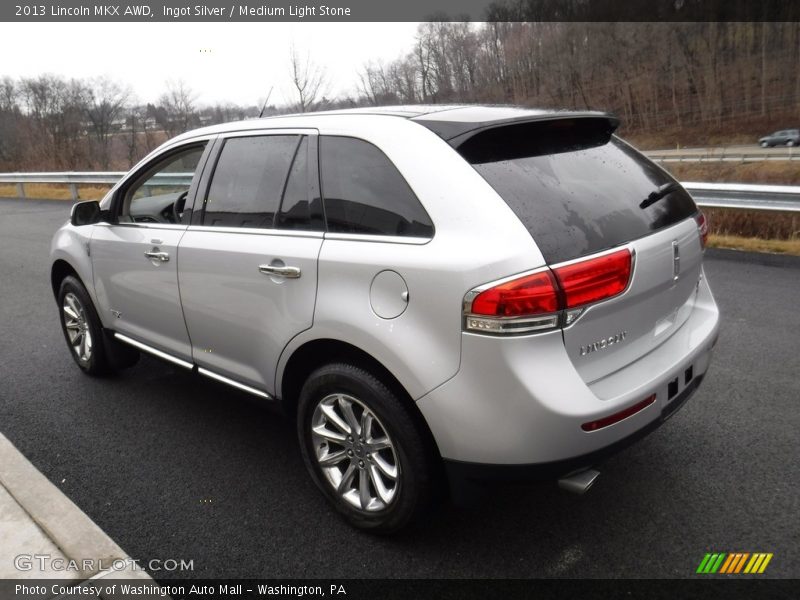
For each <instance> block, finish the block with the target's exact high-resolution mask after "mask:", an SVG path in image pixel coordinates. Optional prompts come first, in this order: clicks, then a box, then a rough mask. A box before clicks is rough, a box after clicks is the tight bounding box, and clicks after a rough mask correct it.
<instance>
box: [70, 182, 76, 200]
mask: <svg viewBox="0 0 800 600" xmlns="http://www.w3.org/2000/svg"><path fill="white" fill-rule="evenodd" d="M69 193H70V194H72V201H73V202H77V201H78V184H76V183H70V184H69Z"/></svg>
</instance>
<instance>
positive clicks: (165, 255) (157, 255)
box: [144, 250, 169, 262]
mask: <svg viewBox="0 0 800 600" xmlns="http://www.w3.org/2000/svg"><path fill="white" fill-rule="evenodd" d="M144 255H145V256H146V257H147V258H149V259H150V260H160V261H161V262H169V252H159V251H158V250H150V251H147V252H145V253H144Z"/></svg>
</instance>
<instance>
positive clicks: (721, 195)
mask: <svg viewBox="0 0 800 600" xmlns="http://www.w3.org/2000/svg"><path fill="white" fill-rule="evenodd" d="M123 175H125V173H123V172H118V171H100V172H97V171H95V172H74V171H71V172H63V173H0V184H2V183H12V184H16V186H17V197H19V198H25V197H26V196H25V185H26V184H29V183H56V184H65V185H68V186H69V187H70V190H71V192H72V199H73V200H78V199H79V195H78V186H79V185H109V186H110V185H114V184H115V183H117V181H118V180H119V179H120V178H121V177H122V176H123ZM191 178H192V175H191V173H160V174H158V175H157V176H156V177H154V178H153V179H152V180H150V181H148V182H147V184H146V185H147V186H150V187H156V186H173V185H189V184H190V183H191ZM682 185H683V186H684V187H685V188H686V189H687V190H688V191H689V193H690V194H691V195H692V197H693V198H694V199H695V201H696V202H697V204H698V205H700V206H708V207H717V208H743V209H749V210H777V211H788V212H800V186H788V185H787V186H784V185H749V184H743V183H700V182H694V181H686V182H683V184H682Z"/></svg>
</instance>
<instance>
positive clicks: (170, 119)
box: [154, 80, 197, 137]
mask: <svg viewBox="0 0 800 600" xmlns="http://www.w3.org/2000/svg"><path fill="white" fill-rule="evenodd" d="M196 101H197V94H195V93H194V92H193V91H192V89H191V88H190V87H189V86H188V85H187V84H186V82H184V81H183V80H178V81H168V82H167V91H166V93H164V94H162V95H161V98H159V101H158V106H157V107H156V108H157V109H162V110H156V113H155V115H154V116H155V118H156V121H157V122H158V124H159V125H161V127H163V129H164V131H166V132H167V135H169V136H170V137H172V136H175V135H177V134H179V133H183V132H184V131H188V130H189V129H191V128H192V126H193V125H194V124H195V123H196V122H197V114H196V110H195V102H196Z"/></svg>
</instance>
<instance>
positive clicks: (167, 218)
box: [119, 143, 205, 223]
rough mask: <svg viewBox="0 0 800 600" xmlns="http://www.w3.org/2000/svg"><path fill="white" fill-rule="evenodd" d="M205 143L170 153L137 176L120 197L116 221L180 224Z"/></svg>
mask: <svg viewBox="0 0 800 600" xmlns="http://www.w3.org/2000/svg"><path fill="white" fill-rule="evenodd" d="M204 150H205V143H203V144H199V145H194V146H191V147H189V148H186V149H184V150H179V151H177V152H175V153H171V154H170V155H169V156H168V157H166V158H164V159H162V160H159V161H158V162H157V163H156V164H155V165H154V166H152V167H151V168H150V169H148V170H147V171H145V173H143V174H142V175H140V176H139V177H138V178H137V179H136V180H135V181H134V183H133V185H131V186H130V187H129V188H128V189H127V190H126V191H125V192H124V193H123V196H122V206H121V208H120V212H119V222H120V223H180V222H181V220H182V217H183V211H184V207H185V204H186V196H187V195H188V193H189V188H190V187H191V185H192V178H193V177H194V175H195V172H196V171H197V167H198V165H199V164H200V158H201V157H202V156H203V151H204Z"/></svg>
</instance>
